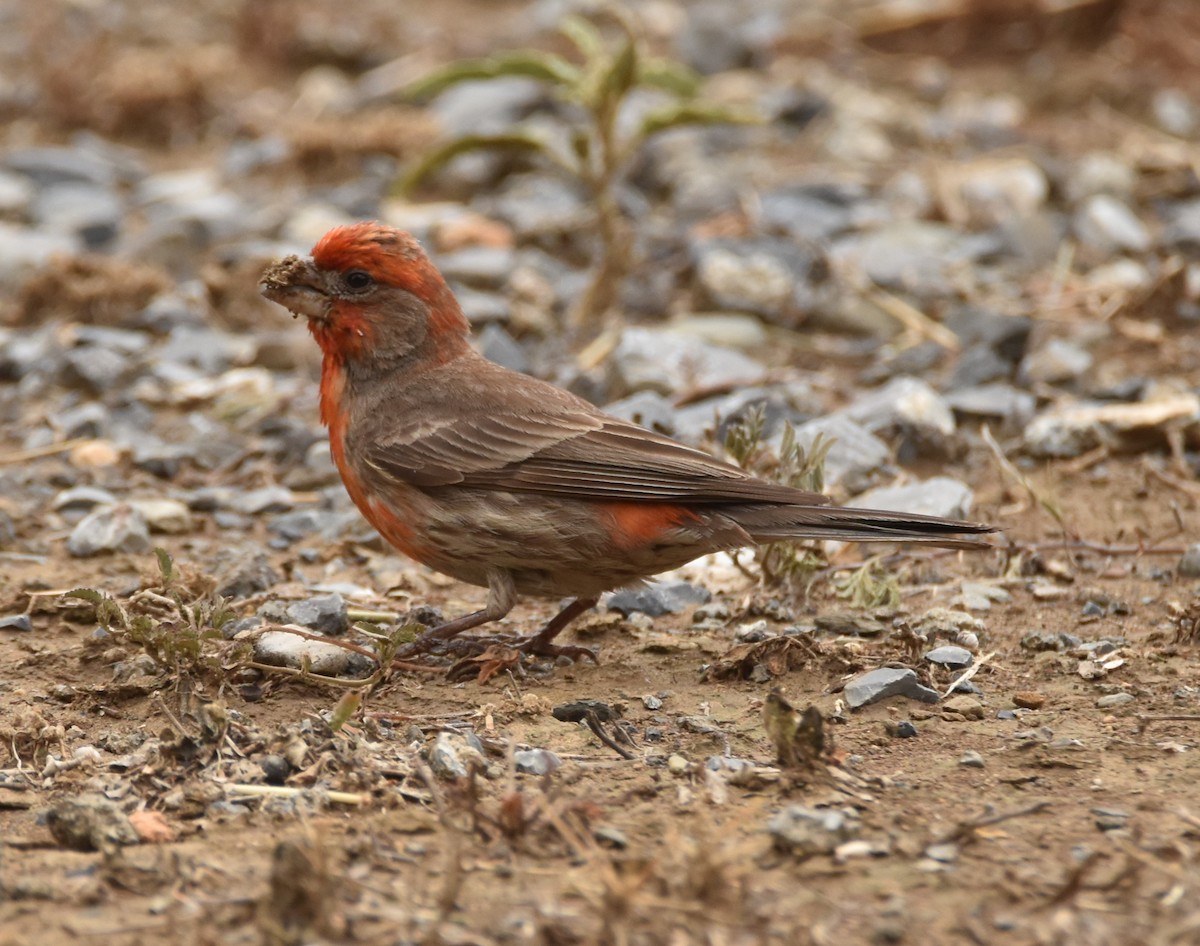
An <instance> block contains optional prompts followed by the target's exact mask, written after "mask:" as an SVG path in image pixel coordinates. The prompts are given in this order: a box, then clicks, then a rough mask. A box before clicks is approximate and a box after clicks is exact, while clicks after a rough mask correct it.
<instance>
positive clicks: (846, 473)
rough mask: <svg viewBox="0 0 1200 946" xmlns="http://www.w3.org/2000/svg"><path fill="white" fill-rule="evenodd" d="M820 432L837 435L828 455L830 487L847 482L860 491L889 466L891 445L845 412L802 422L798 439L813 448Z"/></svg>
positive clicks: (834, 436)
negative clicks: (873, 474)
mask: <svg viewBox="0 0 1200 946" xmlns="http://www.w3.org/2000/svg"><path fill="white" fill-rule="evenodd" d="M818 435H821V436H822V437H824V438H825V439H827V440H828V439H830V438H832V439H833V446H832V447H830V448H829V453H827V454H826V455H825V485H826V487H827V488H828V487H833V486H845V487H846V488H847V489H848V490H849V491H850V492H858V491H860V490H861V489H862V488H864V487H865V486H866V485H868V482H869V480H868V477H869V476H870V475H871V474H872V473H874V472H876V471H877V470H880V469H882V468H883V467H885V466H887V464H888V461H889V460H890V459H891V450H890V449H889V448H888V445H887V444H886V443H884V442H883V441H882V440H880V439H879V438H878V437H876V436H875V435H874V434H873V433H871V432H870V431H869V430H867V429H866V428H865V427H863V426H862V425H861V424H858V423H856V422H855V421H853V420H851V419H850V418H849V417H847V416H846V415H845V414H842V413H836V414H829V415H827V416H825V417H818V418H817V419H816V420H810V421H807V422H806V423H803V424H801V425H799V426H798V427H797V428H796V442H797V443H798V444H800V446H802V447H803V448H804V449H805V450H811V449H812V445H813V443H814V442H815V441H816V438H817V436H818Z"/></svg>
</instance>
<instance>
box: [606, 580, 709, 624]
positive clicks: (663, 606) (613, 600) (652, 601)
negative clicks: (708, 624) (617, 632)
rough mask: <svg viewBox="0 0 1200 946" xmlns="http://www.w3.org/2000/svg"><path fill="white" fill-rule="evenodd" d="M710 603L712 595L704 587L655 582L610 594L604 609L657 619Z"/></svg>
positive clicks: (672, 582) (683, 582) (671, 582)
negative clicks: (645, 615)
mask: <svg viewBox="0 0 1200 946" xmlns="http://www.w3.org/2000/svg"><path fill="white" fill-rule="evenodd" d="M711 600H712V594H711V593H710V592H709V591H708V589H707V588H701V587H700V586H698V585H693V584H690V583H689V582H686V581H670V582H668V581H659V582H651V583H650V584H647V585H645V586H644V587H641V588H626V589H623V590H621V591H617V592H614V593H613V594H612V595H611V596H610V597H609V599H608V610H610V611H617V612H619V613H620V614H621V615H623V616H624V617H629V615H631V614H635V613H638V614H647V615H649V616H650V617H653V618H657V617H662V616H663V615H664V614H677V613H678V612H680V611H682V610H683V609H684V608H687V607H690V606H691V605H694V604H707V603H708V602H709V601H711Z"/></svg>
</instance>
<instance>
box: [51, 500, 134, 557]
mask: <svg viewBox="0 0 1200 946" xmlns="http://www.w3.org/2000/svg"><path fill="white" fill-rule="evenodd" d="M151 548H152V543H151V541H150V527H149V526H148V525H147V523H146V517H145V516H143V515H142V514H141V512H139V511H138V510H137V509H134V508H133V507H132V506H129V505H126V504H121V505H116V506H101V507H100V508H99V509H96V510H95V511H93V512H91V513H89V514H88V515H86V516H84V517H83V519H81V520H80V521H79V524H78V525H76V526H75V528H74V530H73V531H72V532H71V537H70V538H69V539H67V551H68V552H70V553H71V554H72V555H74V556H75V557H76V558H87V557H89V556H92V555H98V554H100V553H101V552H131V553H137V552H149V551H150V549H151Z"/></svg>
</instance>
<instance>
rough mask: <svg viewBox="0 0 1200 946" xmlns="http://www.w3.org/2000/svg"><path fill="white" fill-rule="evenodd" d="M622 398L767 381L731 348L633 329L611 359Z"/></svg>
mask: <svg viewBox="0 0 1200 946" xmlns="http://www.w3.org/2000/svg"><path fill="white" fill-rule="evenodd" d="M608 364H609V366H610V370H611V372H612V374H613V380H614V382H615V383H616V385H617V386H618V388H619V389H620V390H619V393H621V394H626V393H632V392H634V391H641V390H652V391H658V392H659V393H661V394H674V393H676V392H678V391H682V390H689V389H692V388H719V387H724V386H728V385H736V386H747V385H753V384H756V383H758V382H759V381H761V380H762V378H763V377H764V376H765V375H766V371H767V369H766V368H765V366H763V365H762V364H760V363H759V362H757V361H755V360H754V359H753V358H751V357H750V356H749V355H744V354H742V353H741V352H740V351H735V350H734V349H732V348H722V347H719V346H717V345H709V344H708V343H706V342H702V341H700V339H698V338H695V337H693V336H690V335H686V334H681V333H678V332H672V331H671V330H670V329H649V328H640V327H636V326H634V327H629V328H626V329H625V330H624V331H623V332H622V333H621V338H620V341H619V342H618V343H617V347H616V348H615V349H614V351H613V353H612V355H611V356H610V357H609V362H608Z"/></svg>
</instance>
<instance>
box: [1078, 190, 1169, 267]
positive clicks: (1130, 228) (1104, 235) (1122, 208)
mask: <svg viewBox="0 0 1200 946" xmlns="http://www.w3.org/2000/svg"><path fill="white" fill-rule="evenodd" d="M1075 235H1076V236H1077V237H1079V239H1080V242H1082V243H1083V244H1084V245H1085V246H1088V247H1090V248H1091V249H1093V250H1096V251H1097V252H1099V253H1104V254H1110V253H1123V252H1128V253H1145V252H1146V251H1147V250H1149V249H1150V247H1151V246H1152V245H1153V241H1152V240H1151V238H1150V231H1149V230H1147V229H1146V225H1145V224H1144V223H1142V221H1141V220H1139V219H1138V216H1137V214H1135V213H1134V212H1133V211H1132V210H1130V209H1129V206H1128V205H1127V204H1125V203H1124V202H1123V201H1121V200H1119V199H1117V198H1116V197H1113V196H1111V195H1109V194H1095V195H1094V196H1092V197H1089V198H1087V200H1085V201H1084V203H1083V206H1081V207H1080V208H1079V210H1078V211H1077V212H1076V214H1075Z"/></svg>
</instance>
